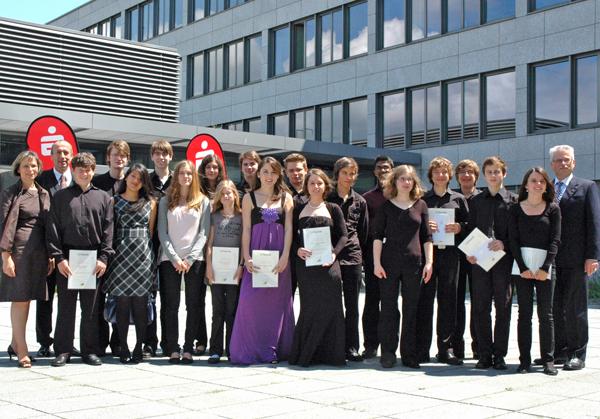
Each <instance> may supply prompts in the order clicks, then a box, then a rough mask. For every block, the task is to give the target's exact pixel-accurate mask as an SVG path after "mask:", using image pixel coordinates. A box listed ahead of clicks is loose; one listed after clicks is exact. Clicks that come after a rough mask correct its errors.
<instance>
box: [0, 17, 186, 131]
mask: <svg viewBox="0 0 600 419" xmlns="http://www.w3.org/2000/svg"><path fill="white" fill-rule="evenodd" d="M180 63H181V57H180V56H179V55H178V54H177V53H176V52H174V51H172V50H168V49H161V48H157V47H150V46H145V45H136V44H133V43H129V42H122V41H117V40H114V39H110V38H102V37H97V36H93V35H89V34H86V33H80V32H73V31H63V30H61V29H57V28H51V27H43V26H38V25H31V24H27V23H22V22H16V21H11V20H3V19H0V101H2V102H11V103H21V104H26V105H35V106H42V107H50V108H61V109H71V110H76V111H83V112H92V113H102V114H110V115H119V116H126V117H132V118H143V119H153V120H159V121H169V122H177V121H178V119H179V92H180V85H179V83H180V81H179V74H180Z"/></svg>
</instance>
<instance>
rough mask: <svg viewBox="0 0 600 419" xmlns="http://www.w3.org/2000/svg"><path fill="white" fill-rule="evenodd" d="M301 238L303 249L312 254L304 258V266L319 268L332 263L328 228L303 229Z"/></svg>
mask: <svg viewBox="0 0 600 419" xmlns="http://www.w3.org/2000/svg"><path fill="white" fill-rule="evenodd" d="M302 237H303V238H304V247H305V248H306V249H308V250H310V251H311V252H312V254H311V255H310V256H309V257H307V258H306V266H321V265H325V264H330V263H332V262H333V257H332V256H331V248H332V246H331V233H330V230H329V227H314V228H305V229H304V230H302Z"/></svg>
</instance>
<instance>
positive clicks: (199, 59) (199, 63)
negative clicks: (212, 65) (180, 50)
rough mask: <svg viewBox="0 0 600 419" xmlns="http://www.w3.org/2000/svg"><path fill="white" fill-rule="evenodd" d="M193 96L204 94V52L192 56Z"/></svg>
mask: <svg viewBox="0 0 600 419" xmlns="http://www.w3.org/2000/svg"><path fill="white" fill-rule="evenodd" d="M191 70H192V75H193V77H192V89H191V92H192V96H198V95H202V94H204V54H197V55H194V56H193V57H192V68H191Z"/></svg>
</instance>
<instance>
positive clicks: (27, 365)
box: [17, 356, 31, 368]
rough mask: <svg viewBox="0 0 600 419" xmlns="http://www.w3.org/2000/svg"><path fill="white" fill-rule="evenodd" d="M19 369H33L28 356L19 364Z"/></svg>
mask: <svg viewBox="0 0 600 419" xmlns="http://www.w3.org/2000/svg"><path fill="white" fill-rule="evenodd" d="M17 367H19V368H31V359H30V358H29V357H28V356H24V357H23V358H22V359H21V360H20V361H19V362H17Z"/></svg>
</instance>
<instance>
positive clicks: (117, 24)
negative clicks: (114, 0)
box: [110, 14, 123, 39]
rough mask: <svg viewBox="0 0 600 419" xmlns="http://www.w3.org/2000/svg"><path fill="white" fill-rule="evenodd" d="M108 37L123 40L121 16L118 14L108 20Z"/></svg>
mask: <svg viewBox="0 0 600 419" xmlns="http://www.w3.org/2000/svg"><path fill="white" fill-rule="evenodd" d="M110 36H112V37H115V38H119V39H121V38H123V16H122V15H121V14H118V15H116V16H113V17H112V18H111V20H110Z"/></svg>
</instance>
